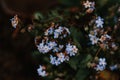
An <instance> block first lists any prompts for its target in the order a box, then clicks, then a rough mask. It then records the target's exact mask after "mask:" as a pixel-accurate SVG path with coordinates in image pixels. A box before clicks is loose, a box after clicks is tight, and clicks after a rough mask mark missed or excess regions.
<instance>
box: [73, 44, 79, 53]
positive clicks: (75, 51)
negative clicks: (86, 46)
mask: <svg viewBox="0 0 120 80" xmlns="http://www.w3.org/2000/svg"><path fill="white" fill-rule="evenodd" d="M73 52H74V53H77V52H78V48H77V47H76V46H75V45H73Z"/></svg>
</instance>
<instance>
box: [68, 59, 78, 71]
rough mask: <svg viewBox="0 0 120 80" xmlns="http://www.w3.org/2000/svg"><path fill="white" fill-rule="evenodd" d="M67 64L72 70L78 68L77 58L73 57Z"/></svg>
mask: <svg viewBox="0 0 120 80" xmlns="http://www.w3.org/2000/svg"><path fill="white" fill-rule="evenodd" d="M68 63H69V65H70V66H71V67H72V68H73V69H74V70H76V69H77V66H78V63H79V60H78V58H77V57H73V58H71V59H70V61H69V62H68Z"/></svg>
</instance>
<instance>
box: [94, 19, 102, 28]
mask: <svg viewBox="0 0 120 80" xmlns="http://www.w3.org/2000/svg"><path fill="white" fill-rule="evenodd" d="M95 23H96V26H97V27H98V28H103V24H104V22H103V18H101V17H97V19H96V21H95Z"/></svg>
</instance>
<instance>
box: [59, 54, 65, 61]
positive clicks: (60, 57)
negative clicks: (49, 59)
mask: <svg viewBox="0 0 120 80" xmlns="http://www.w3.org/2000/svg"><path fill="white" fill-rule="evenodd" d="M58 60H59V61H60V62H64V61H65V55H64V54H63V53H59V54H58Z"/></svg>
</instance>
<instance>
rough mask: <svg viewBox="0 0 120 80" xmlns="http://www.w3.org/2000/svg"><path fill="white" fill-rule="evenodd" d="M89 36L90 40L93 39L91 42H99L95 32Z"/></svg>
mask: <svg viewBox="0 0 120 80" xmlns="http://www.w3.org/2000/svg"><path fill="white" fill-rule="evenodd" d="M89 38H90V41H91V44H92V45H94V44H97V42H98V40H99V38H97V37H96V34H95V33H94V35H93V34H89Z"/></svg>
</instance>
